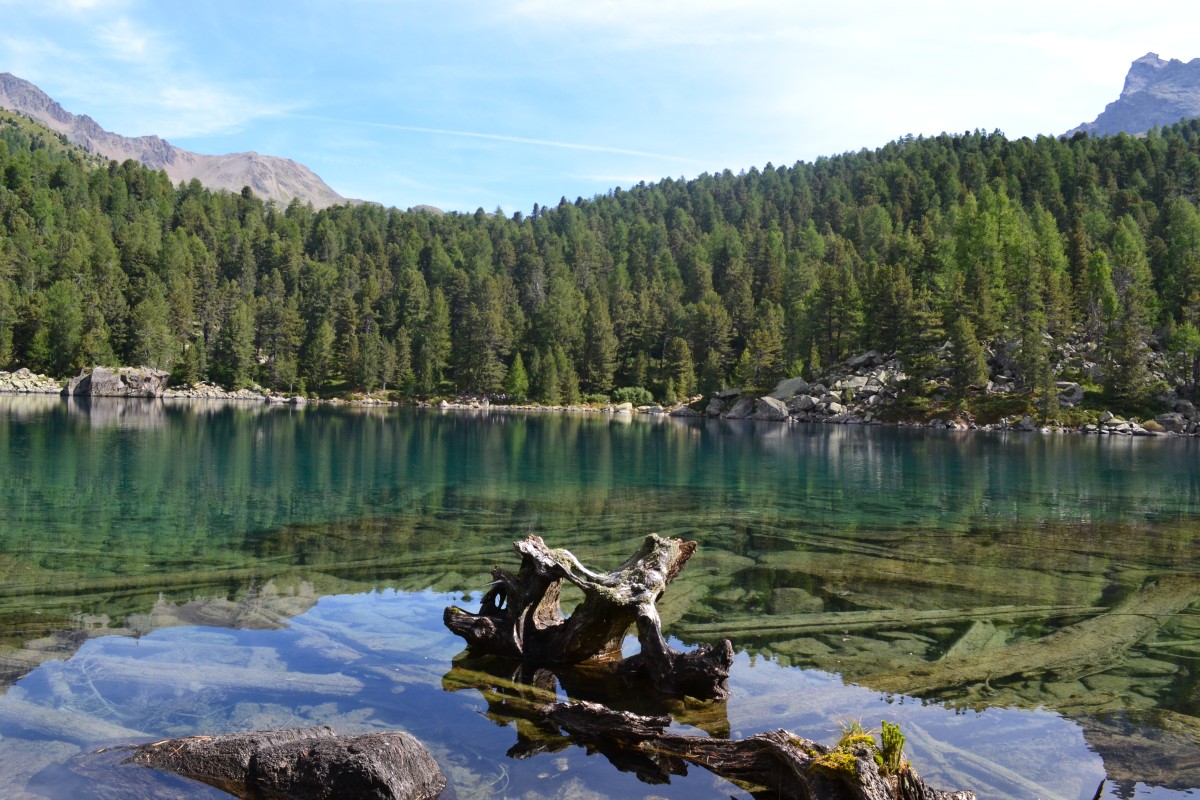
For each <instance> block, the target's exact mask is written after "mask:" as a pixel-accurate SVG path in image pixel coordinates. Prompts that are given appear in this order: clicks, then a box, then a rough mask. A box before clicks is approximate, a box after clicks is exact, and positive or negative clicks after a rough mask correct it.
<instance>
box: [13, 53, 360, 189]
mask: <svg viewBox="0 0 1200 800" xmlns="http://www.w3.org/2000/svg"><path fill="white" fill-rule="evenodd" d="M0 108H7V109H9V110H10V111H15V112H17V113H19V114H22V115H24V116H26V117H29V118H30V119H32V120H34V121H35V122H38V123H40V124H42V125H45V126H46V127H48V128H50V129H51V130H53V131H55V132H57V133H61V134H62V135H64V136H65V137H66V138H67V139H68V140H69V141H71V142H72V143H73V144H76V145H78V146H79V147H82V148H83V149H85V150H87V151H88V152H92V153H97V154H99V155H102V156H104V157H105V158H110V159H112V160H114V161H125V160H127V159H132V160H134V161H139V162H141V163H142V164H145V165H146V166H147V167H149V168H150V169H160V170H163V171H164V172H166V173H167V175H168V176H169V177H170V178H171V180H172V181H174V182H175V183H180V182H187V181H190V180H192V179H193V178H195V179H197V180H199V181H200V183H202V184H203V185H205V186H207V187H209V188H210V189H226V190H228V191H231V192H240V191H241V190H242V187H244V186H249V187H250V189H251V190H252V191H253V192H254V193H255V194H256V195H258V196H259V197H261V198H263V199H264V200H274V201H275V202H276V203H279V204H280V205H287V204H288V203H290V202H291V201H292V199H293V198H297V199H299V200H300V201H301V202H309V203H312V205H313V208H316V209H321V208H327V207H328V206H332V205H338V204H341V203H346V202H352V201H349V200H347V198H345V197H342V196H341V195H340V194H338V193H337V192H335V191H334V190H333V189H331V188H330V187H329V186H328V185H327V184H326V183H325V182H324V181H323V180H321V178H320V177H319V176H318V175H317V174H316V173H315V172H313V171H312V170H310V169H309V168H308V167H306V166H304V165H303V164H300V163H297V162H295V161H292V160H291V159H288V158H279V157H277V156H265V155H260V154H259V153H253V152H249V153H226V154H224V155H204V154H201V153H193V152H192V151H190V150H184V149H182V148H180V147H176V146H175V145H173V144H171V143H170V142H168V141H166V140H165V139H161V138H159V137H158V136H137V137H129V136H122V135H120V134H117V133H112V132H111V131H107V130H105V129H104V128H102V127H100V125H99V124H98V123H97V122H96V121H95V120H94V119H92V118H91V117H89V116H87V115H86V114H81V115H76V114H72V113H71V112H69V111H67V110H66V109H64V108H63V107H62V106H61V105H60V104H59V103H57V102H56V101H55V100H54V99H52V98H51V97H50V96H49V95H47V94H46V93H45V92H43V91H42V90H41V89H39V88H38V87H37V86H35V85H33V84H32V83H30V82H29V81H26V80H24V79H22V78H18V77H17V76H15V75H12V74H11V73H8V72H4V73H0Z"/></svg>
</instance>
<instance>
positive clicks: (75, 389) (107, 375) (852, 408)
mask: <svg viewBox="0 0 1200 800" xmlns="http://www.w3.org/2000/svg"><path fill="white" fill-rule="evenodd" d="M906 379H907V376H906V375H905V374H904V372H903V371H902V369H901V365H900V364H899V362H898V361H896V360H895V359H884V358H882V357H881V356H879V355H878V354H877V353H874V352H869V353H864V354H862V355H860V356H857V357H855V358H852V359H850V360H849V361H847V362H845V363H843V364H841V365H838V367H837V368H834V369H832V370H830V371H828V372H827V373H826V374H825V375H824V376H823V380H824V381H826V382H825V383H823V382H813V383H809V382H808V381H806V380H804V379H803V378H799V377H797V378H788V379H785V380H783V381H780V382H779V384H778V385H777V386H776V387H775V389H774V390H773V391H772V392H770V393H768V394H766V395H761V396H758V395H756V394H755V393H747V392H745V391H743V390H741V389H726V390H723V391H721V392H718V393H716V394H715V395H713V396H711V397H710V398H708V400H707V402H705V399H704V398H703V397H701V396H697V397H694V398H690V399H688V400H687V401H686V402H683V403H678V404H675V405H672V406H662V405H644V406H636V407H635V406H634V405H633V404H632V403H620V404H616V405H613V404H608V405H604V406H564V405H554V406H543V405H538V404H536V403H532V404H531V403H522V404H517V403H493V402H491V401H490V400H489V398H487V397H477V396H463V397H459V398H457V399H455V400H453V401H450V400H439V401H419V402H417V403H416V406H417V407H419V408H436V409H443V410H460V411H463V410H465V411H496V412H557V413H573V414H609V415H633V414H646V415H666V416H671V417H682V418H687V417H707V418H715V419H726V420H762V421H771V422H785V423H802V422H807V423H816V424H826V425H895V426H897V427H912V428H942V429H950V430H964V431H965V430H984V431H1017V432H1028V433H1032V432H1041V433H1080V434H1091V435H1109V436H1144V437H1153V436H1200V413H1198V412H1197V409H1196V407H1195V405H1194V404H1192V403H1191V402H1189V401H1187V400H1182V399H1178V398H1164V400H1169V401H1171V404H1173V410H1172V411H1168V412H1165V413H1162V414H1159V415H1157V416H1156V417H1154V419H1152V420H1143V421H1139V420H1136V419H1122V418H1121V417H1119V416H1117V415H1115V414H1113V413H1112V412H1107V411H1106V412H1104V413H1103V414H1100V415H1099V416H1098V417H1096V419H1095V421H1094V422H1087V423H1084V424H1082V425H1079V426H1066V425H1050V426H1041V425H1039V424H1038V423H1037V422H1036V421H1035V420H1034V419H1033V418H1032V417H1030V416H1027V415H1026V416H1020V417H1008V418H1004V419H1001V420H1000V421H999V422H996V423H992V424H977V423H976V422H975V421H974V420H972V419H969V418H966V417H964V416H949V415H947V416H942V417H935V418H933V419H930V420H926V421H914V420H900V421H884V419H882V418H881V414H882V412H883V411H884V409H886V408H887V407H888V406H891V405H893V404H894V403H895V402H896V400H897V398H898V397H899V395H900V393H901V391H902V384H903V383H904V381H905V380H906ZM1058 388H1059V391H1060V402H1061V403H1062V404H1063V406H1064V407H1067V408H1071V407H1073V406H1074V405H1076V404H1078V403H1079V402H1080V401H1081V400H1082V399H1083V391H1082V389H1081V388H1080V387H1079V385H1078V384H1075V383H1070V382H1060V383H1059V384H1058ZM1009 389H1010V387H1008V386H1006V385H1005V384H1004V383H1003V382H997V383H993V382H989V384H988V386H987V387H986V388H985V389H984V391H986V392H988V393H996V394H999V393H1005V392H1007V391H1009ZM0 394H62V395H73V396H92V397H146V398H161V399H164V400H216V401H238V402H252V403H265V404H268V405H278V406H282V405H288V406H293V407H300V406H306V405H310V404H311V405H330V406H400V405H403V404H402V403H399V402H396V401H394V400H388V399H385V398H379V397H372V396H370V395H356V396H353V397H351V398H322V399H310V398H307V397H304V396H302V395H287V394H281V393H277V392H271V391H269V390H267V389H263V388H261V387H258V386H253V387H250V388H245V389H238V390H234V391H230V390H227V389H224V388H222V387H220V386H218V385H217V384H214V383H207V382H200V383H197V384H195V385H192V386H181V387H170V386H168V385H167V374H166V373H164V372H160V371H157V370H152V369H150V368H145V367H122V368H120V369H118V370H110V369H107V368H104V367H96V368H94V369H92V370H90V371H88V370H85V371H84V372H82V373H80V375H79V376H77V377H75V378H72V379H71V380H69V381H67V382H66V383H65V384H64V383H63V382H61V381H58V380H56V379H54V378H51V377H49V376H46V375H39V374H37V373H34V372H31V371H30V370H29V369H25V368H22V369H19V370H16V371H15V372H2V371H0Z"/></svg>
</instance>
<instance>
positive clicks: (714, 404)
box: [704, 397, 725, 417]
mask: <svg viewBox="0 0 1200 800" xmlns="http://www.w3.org/2000/svg"><path fill="white" fill-rule="evenodd" d="M723 408H725V403H723V402H722V401H721V400H720V399H719V398H717V397H714V398H713V399H711V400H709V401H708V407H707V408H705V409H704V413H705V414H707V415H708V416H710V417H719V416H721V410H722V409H723Z"/></svg>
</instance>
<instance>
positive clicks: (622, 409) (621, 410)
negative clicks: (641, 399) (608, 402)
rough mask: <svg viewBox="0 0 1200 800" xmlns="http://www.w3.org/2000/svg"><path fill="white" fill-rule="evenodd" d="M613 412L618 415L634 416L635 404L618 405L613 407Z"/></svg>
mask: <svg viewBox="0 0 1200 800" xmlns="http://www.w3.org/2000/svg"><path fill="white" fill-rule="evenodd" d="M613 411H614V412H616V413H617V414H632V413H633V403H617V404H616V405H615V406H613Z"/></svg>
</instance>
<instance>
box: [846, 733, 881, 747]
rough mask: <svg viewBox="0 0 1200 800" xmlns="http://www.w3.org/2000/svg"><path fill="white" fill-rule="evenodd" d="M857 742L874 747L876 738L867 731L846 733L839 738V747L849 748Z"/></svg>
mask: <svg viewBox="0 0 1200 800" xmlns="http://www.w3.org/2000/svg"><path fill="white" fill-rule="evenodd" d="M856 744H865V745H867V746H868V747H871V748H874V747H875V738H874V737H873V736H871V734H869V733H867V732H865V731H864V732H862V733H845V734H842V738H841V739H840V740H838V743H837V746H838V748H839V749H845V750H849V749H850V748H852V747H854V745H856Z"/></svg>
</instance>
